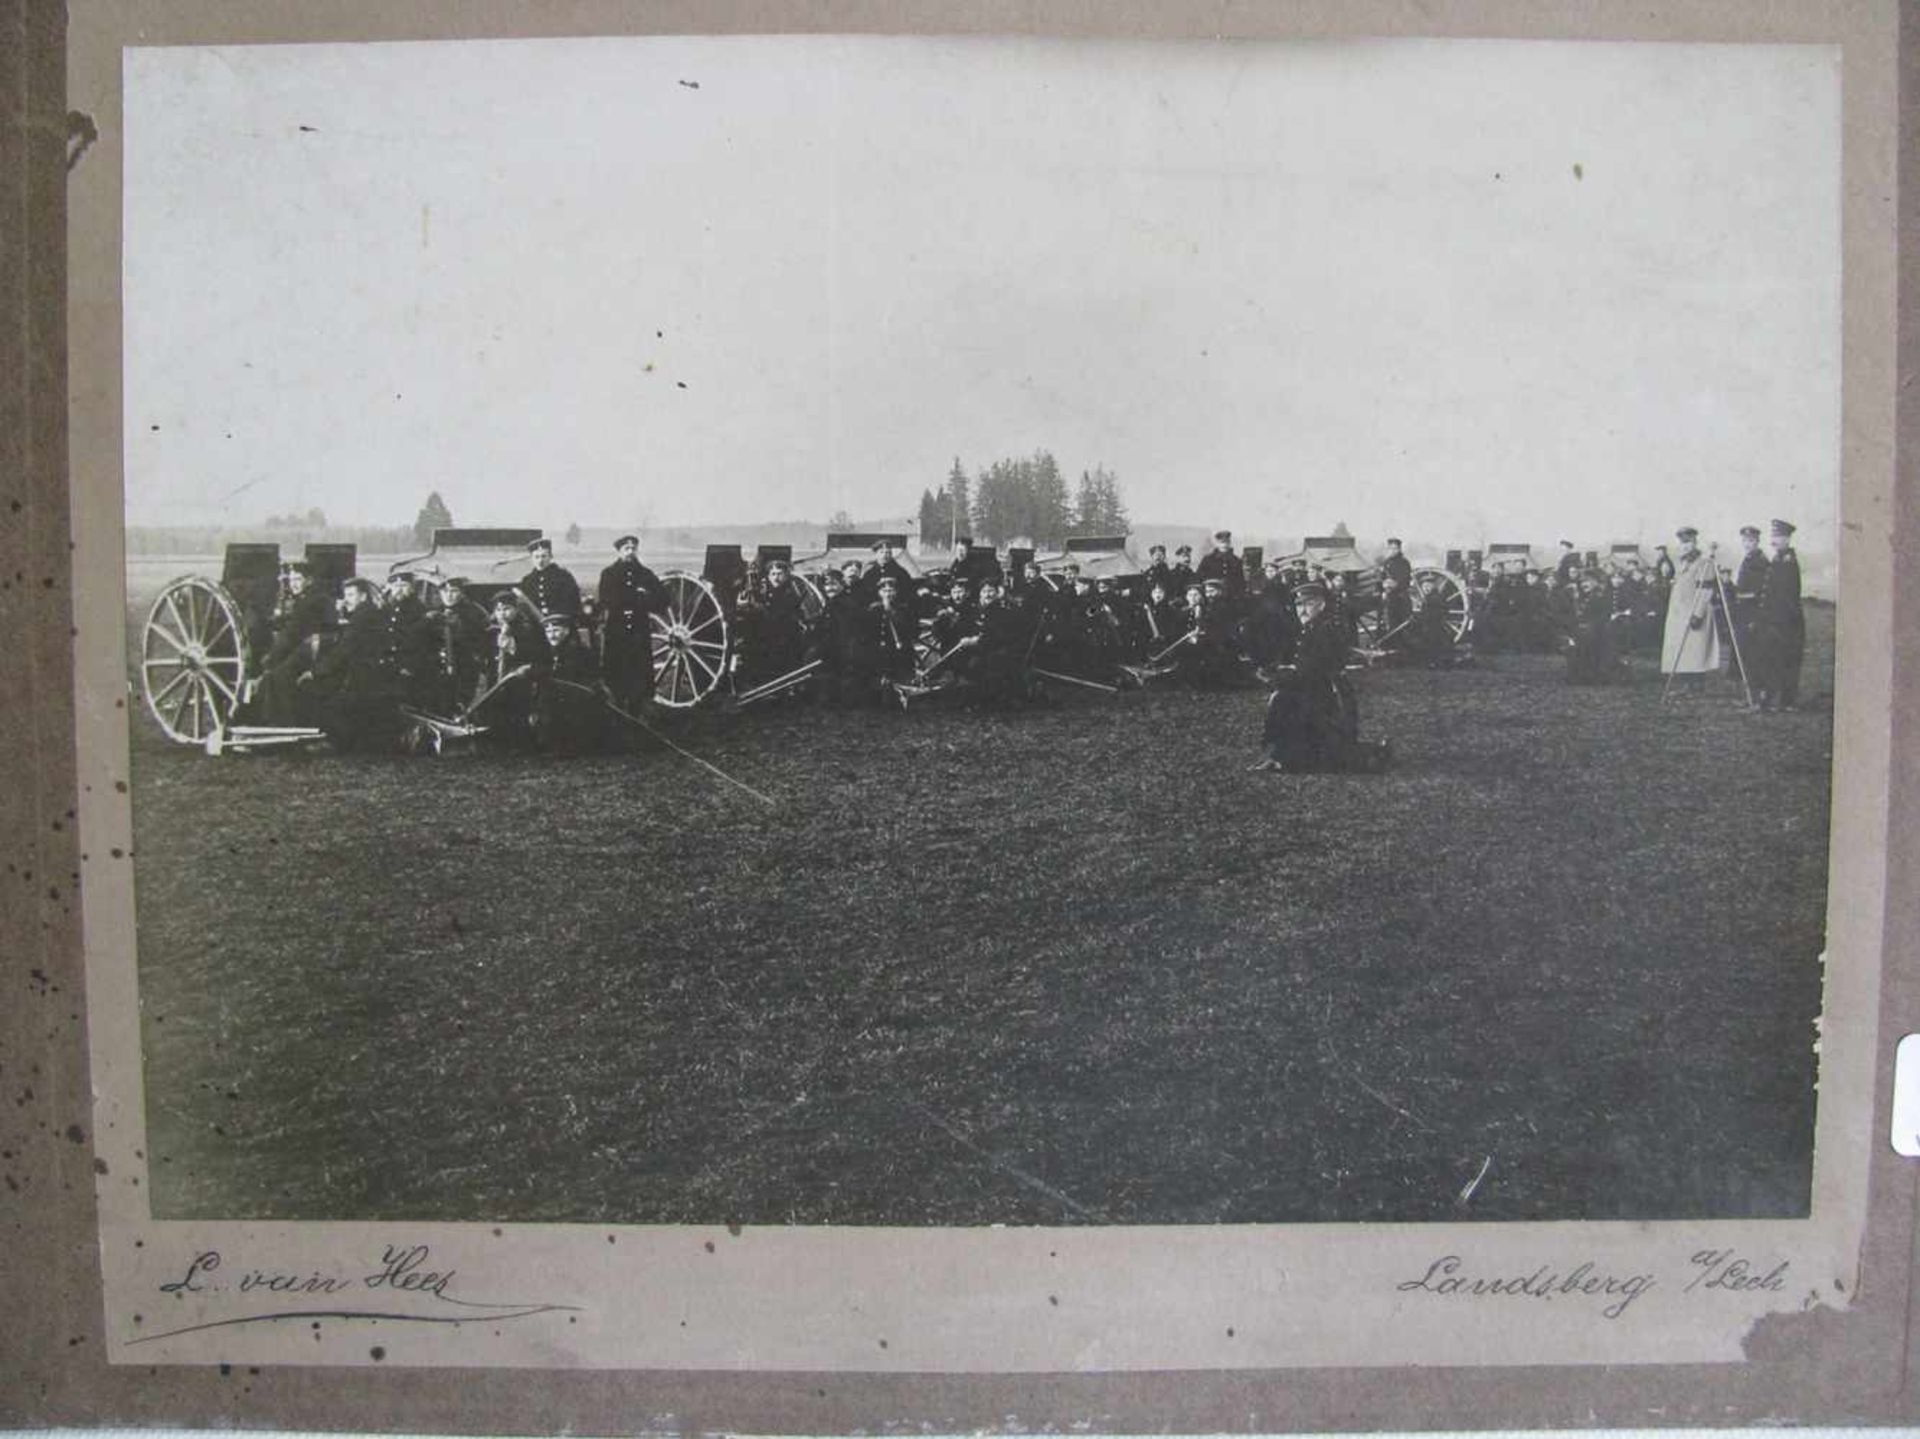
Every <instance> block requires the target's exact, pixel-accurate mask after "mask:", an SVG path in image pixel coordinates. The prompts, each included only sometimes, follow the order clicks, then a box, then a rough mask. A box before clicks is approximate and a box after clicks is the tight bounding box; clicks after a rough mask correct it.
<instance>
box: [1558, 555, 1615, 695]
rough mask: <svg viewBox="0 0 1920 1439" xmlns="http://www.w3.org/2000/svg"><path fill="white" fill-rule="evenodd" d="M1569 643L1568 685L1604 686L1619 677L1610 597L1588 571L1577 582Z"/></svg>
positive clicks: (1611, 599) (1596, 578)
mask: <svg viewBox="0 0 1920 1439" xmlns="http://www.w3.org/2000/svg"><path fill="white" fill-rule="evenodd" d="M1571 640H1572V642H1571V643H1570V644H1569V645H1568V647H1567V683H1568V684H1575V685H1604V684H1611V683H1612V682H1613V681H1614V680H1615V679H1617V678H1618V677H1619V676H1618V669H1619V660H1618V656H1617V655H1616V653H1615V650H1614V644H1613V596H1612V594H1611V593H1610V592H1609V591H1608V589H1607V587H1606V586H1605V585H1604V584H1602V583H1601V581H1600V577H1599V576H1598V575H1596V574H1594V573H1593V572H1591V571H1588V572H1586V573H1584V574H1581V575H1580V576H1579V579H1578V588H1577V590H1576V591H1575V599H1574V627H1573V632H1572V637H1571Z"/></svg>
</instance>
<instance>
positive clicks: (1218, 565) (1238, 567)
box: [1194, 530, 1247, 606]
mask: <svg viewBox="0 0 1920 1439" xmlns="http://www.w3.org/2000/svg"><path fill="white" fill-rule="evenodd" d="M1194 574H1195V576H1196V577H1198V578H1199V579H1200V580H1201V581H1202V582H1203V583H1204V582H1205V581H1207V580H1219V581H1221V582H1222V583H1223V584H1224V585H1225V586H1226V601H1227V604H1228V605H1229V606H1234V605H1238V604H1239V602H1240V596H1241V595H1242V594H1243V593H1244V592H1245V590H1246V588H1247V567H1246V566H1245V565H1244V564H1243V563H1241V560H1240V556H1238V555H1236V554H1235V553H1234V552H1233V534H1232V532H1231V531H1229V530H1215V531H1214V532H1213V548H1212V549H1210V550H1208V551H1207V553H1206V554H1205V556H1203V557H1202V559H1201V561H1200V568H1199V569H1197V570H1195V571H1194Z"/></svg>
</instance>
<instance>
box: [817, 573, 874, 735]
mask: <svg viewBox="0 0 1920 1439" xmlns="http://www.w3.org/2000/svg"><path fill="white" fill-rule="evenodd" d="M820 592H821V594H822V596H823V597H824V598H825V601H826V605H825V608H824V609H822V610H821V612H820V620H819V624H818V626H817V628H816V630H815V637H814V651H815V654H816V655H817V657H818V658H819V660H820V671H819V674H820V683H819V684H818V685H817V686H816V687H815V695H816V697H817V698H818V699H819V701H820V703H821V704H825V705H841V704H846V703H848V702H850V701H851V700H852V699H853V698H855V696H854V694H853V677H854V672H855V670H856V668H857V665H856V657H857V654H858V651H859V648H860V635H859V631H860V629H861V620H862V619H863V618H864V616H865V613H866V606H865V605H864V604H862V603H861V601H860V600H858V599H856V598H855V597H854V595H853V592H852V591H851V590H850V589H848V587H847V581H846V577H845V576H844V575H843V574H841V572H840V571H838V570H828V571H827V572H826V573H825V574H824V575H822V576H821V577H820Z"/></svg>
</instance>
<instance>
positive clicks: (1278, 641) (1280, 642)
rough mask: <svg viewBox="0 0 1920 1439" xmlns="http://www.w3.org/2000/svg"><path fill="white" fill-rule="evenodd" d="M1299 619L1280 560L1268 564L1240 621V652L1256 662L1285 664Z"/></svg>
mask: <svg viewBox="0 0 1920 1439" xmlns="http://www.w3.org/2000/svg"><path fill="white" fill-rule="evenodd" d="M1299 637H1300V620H1299V616H1298V614H1297V612H1296V611H1295V608H1294V603H1293V586H1292V585H1290V584H1288V583H1287V577H1286V572H1285V570H1284V568H1283V567H1282V565H1281V563H1280V561H1278V560H1271V561H1269V562H1268V564H1267V582H1266V584H1264V585H1262V586H1261V588H1260V593H1259V594H1258V595H1257V596H1255V598H1254V601H1253V604H1252V607H1251V608H1250V609H1249V610H1248V612H1247V616H1246V618H1245V619H1244V620H1242V621H1241V622H1240V653H1242V654H1243V655H1245V656H1246V657H1247V658H1248V659H1249V660H1251V661H1252V662H1253V663H1254V664H1256V665H1273V664H1285V663H1287V662H1288V661H1289V660H1291V659H1292V658H1293V647H1294V644H1295V642H1296V641H1297V640H1298V639H1299Z"/></svg>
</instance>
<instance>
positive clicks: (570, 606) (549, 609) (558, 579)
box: [520, 538, 580, 616]
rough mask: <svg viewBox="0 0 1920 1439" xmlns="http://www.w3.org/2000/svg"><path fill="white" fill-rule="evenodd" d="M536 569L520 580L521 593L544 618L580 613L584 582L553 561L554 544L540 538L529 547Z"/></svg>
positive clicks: (528, 550)
mask: <svg viewBox="0 0 1920 1439" xmlns="http://www.w3.org/2000/svg"><path fill="white" fill-rule="evenodd" d="M527 553H528V554H529V555H531V556H532V557H533V568H532V569H530V570H528V571H527V573H526V575H525V576H524V577H523V578H522V579H521V581H520V592H521V593H522V594H524V595H525V596H526V597H527V598H528V599H530V600H532V601H533V607H534V608H535V609H537V610H539V611H540V613H541V614H543V615H573V616H578V615H579V613H580V582H579V581H578V580H576V579H575V578H574V577H573V575H572V574H571V573H569V572H568V571H567V570H564V569H562V568H561V567H560V566H559V565H557V564H555V563H554V562H553V541H552V540H549V539H545V538H542V539H537V540H535V541H534V542H533V543H532V544H530V545H528V546H527Z"/></svg>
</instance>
